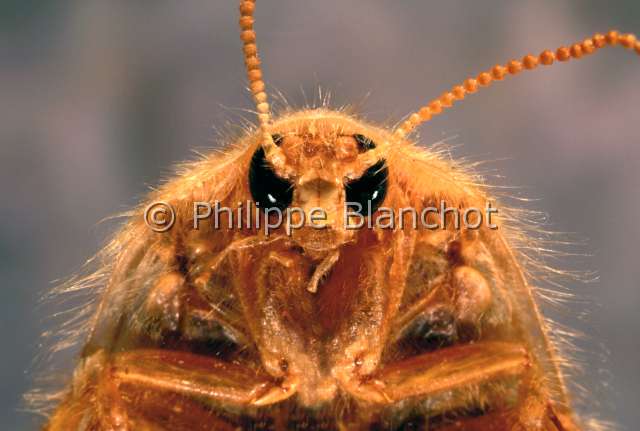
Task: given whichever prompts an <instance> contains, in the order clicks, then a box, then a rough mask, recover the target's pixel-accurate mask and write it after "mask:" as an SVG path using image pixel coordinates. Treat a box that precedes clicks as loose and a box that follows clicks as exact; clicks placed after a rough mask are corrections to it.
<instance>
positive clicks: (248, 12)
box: [240, 0, 280, 159]
mask: <svg viewBox="0 0 640 431" xmlns="http://www.w3.org/2000/svg"><path fill="white" fill-rule="evenodd" d="M255 8H256V0H240V39H242V43H243V47H242V51H243V52H244V64H245V67H246V70H247V78H248V79H249V88H250V89H251V94H252V95H253V100H254V102H255V104H256V110H257V113H258V120H259V122H260V130H261V132H262V147H263V148H264V151H265V154H266V155H267V157H269V158H270V159H272V158H274V156H275V158H277V155H278V154H279V153H280V148H278V146H277V145H276V144H275V142H273V138H272V137H271V131H270V126H271V112H270V109H269V103H268V102H267V93H266V92H265V85H264V81H263V80H262V69H261V68H260V58H259V57H258V46H257V45H256V32H255V31H254V29H253V23H254V22H255V20H254V18H253V12H254V11H255Z"/></svg>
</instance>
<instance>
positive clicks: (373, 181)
mask: <svg viewBox="0 0 640 431" xmlns="http://www.w3.org/2000/svg"><path fill="white" fill-rule="evenodd" d="M388 176H389V169H388V168H387V163H386V162H385V161H384V160H380V161H379V162H378V163H376V164H375V165H373V166H371V167H369V168H368V169H367V170H366V171H365V172H364V174H362V176H361V177H360V178H358V179H357V180H353V181H349V182H348V183H347V184H346V186H345V191H346V195H347V196H346V200H347V204H348V205H349V207H350V208H351V210H352V211H357V212H359V213H360V214H362V215H366V214H369V213H370V214H373V213H374V212H375V211H376V210H377V209H378V208H379V207H380V205H381V204H382V202H383V201H384V198H385V197H386V196H387V178H388ZM356 203H357V204H360V205H361V208H359V207H358V206H357V205H354V204H356ZM359 209H360V211H358V210H359Z"/></svg>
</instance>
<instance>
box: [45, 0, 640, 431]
mask: <svg viewBox="0 0 640 431" xmlns="http://www.w3.org/2000/svg"><path fill="white" fill-rule="evenodd" d="M254 9H255V0H242V1H241V2H240V29H241V39H242V42H243V53H244V61H245V64H246V72H247V77H248V82H249V87H250V90H251V93H252V95H253V98H254V100H255V108H256V112H257V117H258V125H257V126H256V127H255V129H252V130H250V131H248V132H247V133H246V134H245V136H244V137H242V138H241V139H239V140H238V141H237V142H235V143H234V144H233V145H231V146H230V148H229V150H228V151H227V152H226V153H224V154H219V153H216V154H211V155H209V156H206V157H204V158H203V160H200V161H198V162H195V163H193V164H191V165H189V166H188V167H187V168H185V170H184V171H183V172H182V173H181V174H180V175H178V176H177V177H176V178H174V179H172V180H171V181H169V182H168V183H167V184H165V185H163V186H162V187H160V188H159V189H157V190H155V191H154V192H152V193H151V194H150V195H149V196H148V198H147V200H146V201H145V202H144V203H143V204H141V205H140V207H139V208H137V209H136V210H134V211H133V212H132V215H131V216H130V218H129V219H128V221H127V223H126V224H125V226H124V227H123V228H122V229H121V230H120V231H119V233H117V235H116V236H115V237H114V239H113V241H112V242H111V243H110V245H109V246H108V247H107V248H106V250H104V251H103V252H102V254H101V255H100V257H101V259H102V260H101V262H103V263H102V264H101V267H100V269H99V270H98V272H97V273H96V274H94V275H93V276H90V278H91V281H92V282H93V283H95V284H97V285H99V287H101V289H99V290H100V292H101V293H100V299H99V301H98V306H97V309H96V310H95V312H94V314H93V317H92V318H91V319H89V322H88V324H87V331H88V335H87V339H86V342H85V344H84V347H83V348H82V350H81V357H80V359H79V362H78V364H77V366H76V369H75V372H74V374H73V379H72V382H71V383H70V385H69V387H68V388H67V389H66V391H65V392H64V396H63V397H61V401H60V402H59V403H58V405H57V407H56V408H55V410H54V411H53V413H52V414H51V415H50V417H49V419H48V423H47V424H46V425H45V429H46V430H49V431H70V430H173V431H179V430H190V431H195V430H237V429H255V430H267V429H268V430H285V429H300V430H333V429H337V430H347V429H349V430H352V429H353V430H360V429H371V430H383V429H429V430H442V431H444V430H527V431H529V430H554V431H570V430H579V429H585V427H586V425H585V423H584V420H582V419H581V418H580V417H578V415H577V414H576V413H575V411H574V408H573V407H572V398H571V397H570V394H569V393H568V391H567V389H566V385H565V382H564V376H563V373H562V371H561V368H560V359H559V357H560V356H559V354H558V352H557V348H556V347H555V346H554V344H553V343H552V342H551V341H550V336H549V329H548V327H547V324H546V323H545V321H544V320H543V319H542V317H541V314H540V312H539V307H538V305H537V302H536V300H535V296H534V293H535V292H534V288H533V287H532V285H531V284H530V283H531V282H530V281H528V279H527V277H526V272H525V270H524V262H523V259H522V256H521V255H520V254H519V252H517V251H516V247H515V244H516V241H517V240H516V239H515V238H517V237H518V236H519V235H518V231H517V229H516V227H514V225H513V224H512V220H513V219H514V218H515V217H513V216H512V215H510V213H509V211H508V210H503V209H502V208H500V205H499V203H498V202H497V201H496V200H495V199H494V197H492V196H491V195H490V193H489V188H488V187H486V186H485V185H483V184H482V183H481V182H480V180H479V178H477V177H476V176H474V175H473V174H471V173H469V172H467V171H466V170H465V169H464V168H463V167H462V166H460V165H457V164H455V163H454V162H452V161H450V160H449V159H446V158H445V157H442V155H441V154H440V153H438V152H436V151H430V150H429V149H425V148H423V147H420V146H418V145H417V143H415V142H413V141H412V139H411V136H412V132H413V131H414V130H415V129H416V127H417V126H419V125H421V124H422V123H425V122H427V121H429V119H431V118H432V117H434V116H437V115H440V114H441V113H442V112H443V111H444V110H446V109H447V108H450V107H452V106H453V105H454V104H456V103H458V102H460V101H461V100H463V99H464V98H465V97H466V96H467V95H470V94H473V93H475V92H476V91H477V90H479V89H480V88H482V87H487V86H490V85H491V84H492V83H493V82H495V81H500V80H503V79H505V78H507V77H510V76H514V75H518V74H520V73H521V72H524V71H528V70H534V69H538V68H544V67H546V66H550V65H552V64H554V63H556V62H566V61H572V60H574V59H579V58H581V57H585V56H588V55H591V54H593V53H595V52H598V51H599V50H600V49H602V48H605V47H608V46H621V47H624V48H626V49H628V50H632V51H634V50H635V52H636V53H638V54H640V42H639V41H637V40H636V37H635V36H634V35H633V34H622V33H619V32H617V31H610V32H608V33H606V34H595V35H594V36H592V37H590V38H587V39H585V40H583V41H581V42H578V43H575V44H573V45H571V46H566V47H565V46H563V47H560V48H558V49H557V50H556V51H549V50H545V51H543V52H542V53H541V54H539V55H526V56H524V57H523V58H522V59H519V60H511V61H509V62H508V63H506V64H498V65H496V66H494V67H493V68H491V69H490V70H487V71H484V72H482V73H480V74H479V75H477V76H476V77H474V78H470V79H467V80H466V81H464V82H463V83H462V84H460V85H456V86H455V87H453V88H452V89H450V90H448V91H446V92H444V93H443V94H442V96H440V97H438V98H437V99H435V100H433V101H431V102H430V103H428V104H427V105H426V106H424V107H422V108H420V109H419V110H418V111H417V112H415V113H413V114H411V115H409V116H408V117H406V120H405V121H403V122H401V123H400V124H399V125H398V126H397V127H396V128H395V129H391V130H389V129H385V128H383V127H378V126H376V125H373V124H368V123H366V122H364V121H362V120H360V119H358V118H356V117H355V116H352V115H349V114H347V113H345V112H343V111H340V110H337V111H336V110H330V109H329V108H327V107H322V108H314V109H306V110H301V111H297V112H292V113H287V114H286V115H282V116H280V117H277V118H276V117H275V116H274V115H272V112H271V108H270V105H269V103H268V100H267V93H266V91H265V83H264V81H263V76H262V71H261V67H260V59H259V56H258V49H257V45H256V33H255V32H254V18H253V13H254ZM441 202H446V203H447V206H448V207H451V208H452V209H454V210H459V211H463V212H464V213H465V214H468V212H469V210H470V209H472V208H476V209H477V208H486V206H487V203H493V204H494V206H495V207H496V208H498V209H499V211H498V213H497V214H494V220H493V222H494V226H493V228H490V227H488V226H487V225H484V224H482V225H479V224H478V223H472V224H473V226H470V225H469V224H468V223H467V224H462V225H461V224H459V223H457V220H455V217H454V216H450V217H449V218H447V217H444V218H443V219H442V220H441V221H442V223H440V224H439V226H438V227H436V228H433V227H432V226H429V227H427V226H424V225H420V226H411V227H408V226H400V224H401V223H400V222H402V221H404V219H403V214H399V213H398V211H399V210H400V209H401V208H413V209H415V210H416V211H417V212H418V213H421V214H422V215H424V214H425V212H424V210H425V209H426V208H432V209H437V208H439V206H440V203H441ZM214 203H215V205H214ZM216 205H219V206H221V207H225V208H227V209H230V210H232V211H235V210H238V209H240V207H241V206H244V209H245V210H246V211H245V212H244V213H242V217H241V218H242V220H244V221H247V222H248V223H244V224H242V225H236V222H235V221H233V220H231V219H230V218H227V217H225V216H222V217H218V218H216V219H215V220H214V218H212V217H209V215H210V214H211V212H212V209H215V210H216V211H217V210H218V209H219V208H218V206H216ZM213 206H215V208H213ZM293 208H295V209H297V211H290V210H291V209H293ZM383 208H386V209H390V210H394V212H393V214H392V215H391V216H388V220H387V221H391V222H394V223H388V225H386V226H382V225H381V224H379V223H366V224H363V223H360V224H358V223H357V222H358V221H359V220H360V221H362V220H365V219H366V220H367V221H368V222H371V221H380V218H381V217H382V216H383V214H384V213H383ZM365 209H367V211H366V212H365ZM271 210H274V211H275V210H278V211H281V212H283V213H285V214H286V215H290V216H291V217H285V218H284V220H280V221H282V223H280V225H276V227H274V228H273V229H272V230H271V231H270V232H267V231H265V230H264V229H262V227H260V223H262V226H264V225H266V224H269V225H270V223H273V219H274V217H275V215H274V214H275V212H277V211H275V212H274V211H272V212H273V213H270V211H271ZM314 211H315V212H317V213H318V214H316V215H320V216H321V217H320V216H318V217H316V218H315V219H313V217H309V216H312V215H313V214H312V213H313V212H314ZM474 214H475V216H474V221H477V220H476V219H477V218H478V214H477V213H474ZM216 215H217V216H218V215H220V214H217V213H216ZM423 218H425V219H426V220H427V221H429V222H433V221H437V215H436V213H435V212H430V213H427V216H426V217H423ZM318 219H319V220H321V222H320V223H319V224H318V223H316V221H317V220H318ZM467 221H469V220H467ZM356 225H358V226H357V227H355V228H354V226H356ZM292 227H295V228H292ZM521 241H524V242H526V241H527V239H526V238H521ZM82 283H83V281H82V280H81V281H77V282H76V286H80V285H81V284H82ZM72 288H73V286H72V287H71V289H70V290H73V289H72Z"/></svg>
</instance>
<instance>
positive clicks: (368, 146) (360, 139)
mask: <svg viewBox="0 0 640 431" xmlns="http://www.w3.org/2000/svg"><path fill="white" fill-rule="evenodd" d="M353 138H354V139H355V140H356V142H357V143H358V150H359V151H360V152H361V153H364V152H365V151H369V150H373V149H374V148H375V147H376V144H375V142H373V141H372V140H371V139H369V138H367V137H366V136H364V135H353Z"/></svg>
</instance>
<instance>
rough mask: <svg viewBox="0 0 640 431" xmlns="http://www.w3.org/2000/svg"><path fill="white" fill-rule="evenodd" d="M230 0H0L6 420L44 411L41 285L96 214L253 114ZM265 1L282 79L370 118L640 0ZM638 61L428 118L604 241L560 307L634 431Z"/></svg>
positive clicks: (606, 57) (124, 202) (616, 62)
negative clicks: (592, 277)
mask: <svg viewBox="0 0 640 431" xmlns="http://www.w3.org/2000/svg"><path fill="white" fill-rule="evenodd" d="M236 3H237V2H236V1H235V0H225V1H220V0H189V1H168V0H167V1H161V0H156V1H148V0H147V1H142V0H141V1H130V0H128V1H125V0H122V1H91V0H78V1H69V0H66V1H63V0H58V1H35V0H3V1H1V2H0V190H1V194H0V197H1V203H0V271H1V277H2V278H1V279H2V288H1V290H0V328H1V334H2V335H1V337H2V341H1V342H0V346H2V347H1V351H2V354H1V355H0V357H1V359H0V406H1V407H0V429H3V430H23V429H24V430H28V429H34V428H35V427H36V425H35V424H36V423H37V421H36V420H34V418H33V417H32V416H30V415H29V414H26V413H22V412H20V408H21V406H20V397H21V394H22V393H23V392H24V391H25V390H26V389H27V388H28V387H29V385H30V380H31V378H32V375H33V372H34V370H33V367H32V365H31V364H32V360H33V358H34V356H35V355H36V354H37V352H38V351H39V349H40V348H39V345H38V343H39V340H38V334H39V333H40V332H41V331H43V330H46V329H48V328H47V327H46V323H44V322H43V318H44V317H45V316H43V313H52V312H54V311H55V310H51V309H50V308H47V307H38V305H37V304H38V298H39V297H40V296H41V295H42V294H43V292H45V291H46V290H47V289H49V288H50V287H51V285H52V282H53V280H55V279H59V278H62V277H65V276H67V275H69V274H71V273H73V272H74V271H76V270H78V269H79V268H80V266H81V264H82V263H83V262H84V261H85V260H86V259H87V258H88V257H89V256H91V255H92V254H93V253H94V252H95V251H96V250H97V249H98V248H99V247H100V245H101V244H102V243H103V241H104V239H105V236H106V235H107V234H108V233H109V232H110V231H111V230H112V229H113V225H112V224H109V223H104V224H98V222H99V221H100V220H102V219H103V218H104V217H107V216H109V215H112V214H114V213H117V212H120V211H121V210H123V209H125V208H127V207H129V206H131V205H133V204H134V203H135V202H137V199H139V198H140V197H141V196H143V194H144V193H145V191H146V190H147V189H148V187H149V186H150V185H153V184H156V183H158V181H159V180H160V179H161V178H162V177H163V176H166V174H167V173H168V172H170V168H171V166H172V165H173V164H175V163H176V162H179V161H182V160H185V159H192V158H193V152H192V150H194V149H196V150H205V149H206V148H212V147H216V146H219V145H221V144H222V143H221V142H220V140H219V139H218V138H217V136H218V135H217V132H216V130H217V129H224V127H225V125H226V124H227V123H231V124H233V123H238V122H239V121H240V120H241V119H242V118H243V117H246V118H251V115H250V114H247V113H246V112H244V111H243V110H244V109H251V108H252V105H251V102H250V99H249V97H248V95H247V92H246V90H245V85H246V81H245V78H244V72H243V65H242V57H241V54H240V52H241V51H240V46H241V44H240V41H239V38H238V30H237V28H236V22H237V18H238V17H237V4H236ZM262 3H263V4H260V5H259V7H258V11H257V30H258V35H259V44H260V48H261V49H262V54H263V58H264V65H265V66H264V67H265V73H266V79H267V82H268V84H269V85H270V88H271V90H279V91H281V92H282V93H283V94H284V95H285V96H287V98H288V99H289V101H290V103H292V104H293V105H294V106H302V105H303V104H304V103H305V97H306V100H307V101H309V102H312V101H313V99H314V95H316V94H317V90H318V86H322V88H323V89H326V90H329V91H330V92H331V93H332V101H333V102H332V103H333V105H334V106H340V105H342V104H345V103H353V102H358V103H359V106H360V107H361V111H362V112H363V113H364V114H366V116H367V118H369V119H370V120H373V121H385V120H387V119H389V118H391V119H394V120H395V119H399V118H400V117H401V116H403V115H405V114H407V113H409V112H410V111H412V110H413V109H416V108H417V107H419V106H421V104H423V103H425V102H427V101H428V100H429V99H430V98H432V97H434V96H438V95H440V94H441V93H442V91H444V90H445V89H447V88H449V87H450V86H451V85H452V84H455V83H458V82H459V81H461V80H462V79H464V78H466V77H467V76H468V75H471V74H476V73H477V72H479V71H480V70H482V69H484V68H487V67H490V66H492V65H493V64H494V63H496V62H503V61H506V60H508V59H510V58H512V57H516V58H519V57H521V56H522V55H523V54H526V53H530V52H531V53H536V54H537V53H538V52H540V51H541V50H542V49H544V48H555V47H557V46H559V45H561V44H564V43H569V42H573V41H578V40H581V39H582V38H584V37H586V36H587V35H590V34H591V33H593V32H594V31H605V30H606V29H608V28H610V27H617V28H620V29H623V30H627V31H634V32H636V33H640V2H638V1H637V0H627V1H611V2H602V1H595V0H584V1H564V2H559V1H555V0H536V1H499V0H490V1H489V0H485V1H451V0H450V1H446V2H444V1H438V2H436V1H417V0H412V1H408V0H403V1H383V0H367V1H364V0H357V1H356V0H351V1H339V0H323V1H304V0H269V1H268V2H266V1H263V2H262ZM639 74H640V61H639V58H638V56H637V55H631V54H630V53H627V52H623V51H622V50H621V49H613V50H607V51H606V52H601V53H599V54H598V55H597V56H594V57H590V58H588V59H585V60H581V61H580V62H571V63H569V64H563V65H561V66H557V67H553V68H551V69H545V70H538V71H536V72H535V73H531V74H524V75H521V76H519V77H517V78H515V79H509V80H507V81H505V82H503V83H500V84H499V85H497V86H496V87H495V88H492V89H491V90H490V91H486V92H482V93H480V94H478V95H475V96H474V97H472V98H470V99H469V100H467V101H466V102H465V103H463V104H461V105H459V106H458V107H456V108H455V109H453V110H450V111H448V112H447V114H446V115H444V116H442V117H438V118H437V119H436V120H435V121H432V122H430V123H429V124H428V125H426V126H424V127H422V129H421V142H422V144H423V145H427V146H428V145H429V144H431V143H433V142H436V141H438V140H441V139H443V138H454V139H452V140H451V141H450V142H451V144H453V145H455V146H456V147H455V149H454V150H453V154H454V155H455V156H465V157H470V158H471V159H473V160H494V162H492V163H491V164H490V165H489V166H490V167H491V168H493V169H496V170H497V171H498V172H500V173H501V174H503V175H504V176H505V179H504V180H503V181H501V182H500V183H501V184H510V185H515V186H520V188H519V189H517V190H515V191H514V193H516V194H521V195H524V196H528V197H531V198H533V199H536V201H534V202H532V203H530V204H528V205H527V206H528V207H529V208H537V209H541V210H544V211H546V212H548V213H549V214H550V225H549V226H548V227H549V228H551V229H553V230H557V231H561V232H571V233H573V237H574V238H577V239H578V240H580V239H588V241H587V242H585V244H584V245H583V246H581V247H580V249H581V251H583V252H586V253H590V254H591V255H592V257H590V258H566V259H562V260H561V261H560V262H559V265H560V266H562V267H564V268H569V269H579V270H595V271H597V272H598V273H599V275H600V279H599V281H597V282H595V283H590V284H582V283H578V282H571V281H568V282H567V283H566V284H567V287H568V288H569V289H570V290H572V291H573V292H575V293H576V295H577V296H578V297H579V298H586V299H587V300H586V301H576V302H575V303H573V304H570V305H569V306H568V307H567V308H566V309H565V310H564V311H562V310H561V311H557V310H556V311H553V310H551V311H550V313H551V314H552V315H553V316H554V317H556V318H558V319H559V320H561V321H562V322H563V323H566V324H567V325H569V326H571V327H573V328H576V329H578V330H580V331H582V332H583V333H584V336H583V337H582V339H581V341H580V343H579V344H580V346H581V347H582V348H583V349H584V350H585V354H584V355H583V357H584V358H585V368H586V370H587V372H586V373H585V374H586V375H585V376H583V377H581V378H580V381H579V383H580V384H581V385H582V386H584V387H585V388H586V389H587V391H586V393H587V394H588V395H589V396H590V397H591V398H593V399H597V400H598V401H599V402H600V406H599V407H598V408H597V410H598V411H599V412H600V413H601V416H603V417H604V418H606V419H610V420H613V421H616V422H618V423H619V424H620V425H622V426H623V427H625V428H626V429H629V430H635V429H637V428H636V427H637V425H636V424H638V423H639V422H640V409H639V407H640V406H639V403H638V401H639V400H640V373H638V364H639V363H640V341H639V340H640V337H639V327H640V313H638V307H639V306H640V289H639V288H638V284H639V283H638V280H639V279H640V265H639V264H638V254H637V249H638V244H639V240H640V228H639V227H638V226H639V224H638V218H639V217H640V200H639V199H638V190H639V189H640V173H639V171H640V161H639V159H640V145H638V144H639V143H640V128H638V120H639V114H640V108H639V106H640V86H639V85H638V83H639V81H638V76H639ZM305 94H306V96H305ZM367 95H368V97H367ZM585 310H586V312H588V313H586V314H588V316H586V317H585V318H583V316H585ZM69 366H71V363H69Z"/></svg>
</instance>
